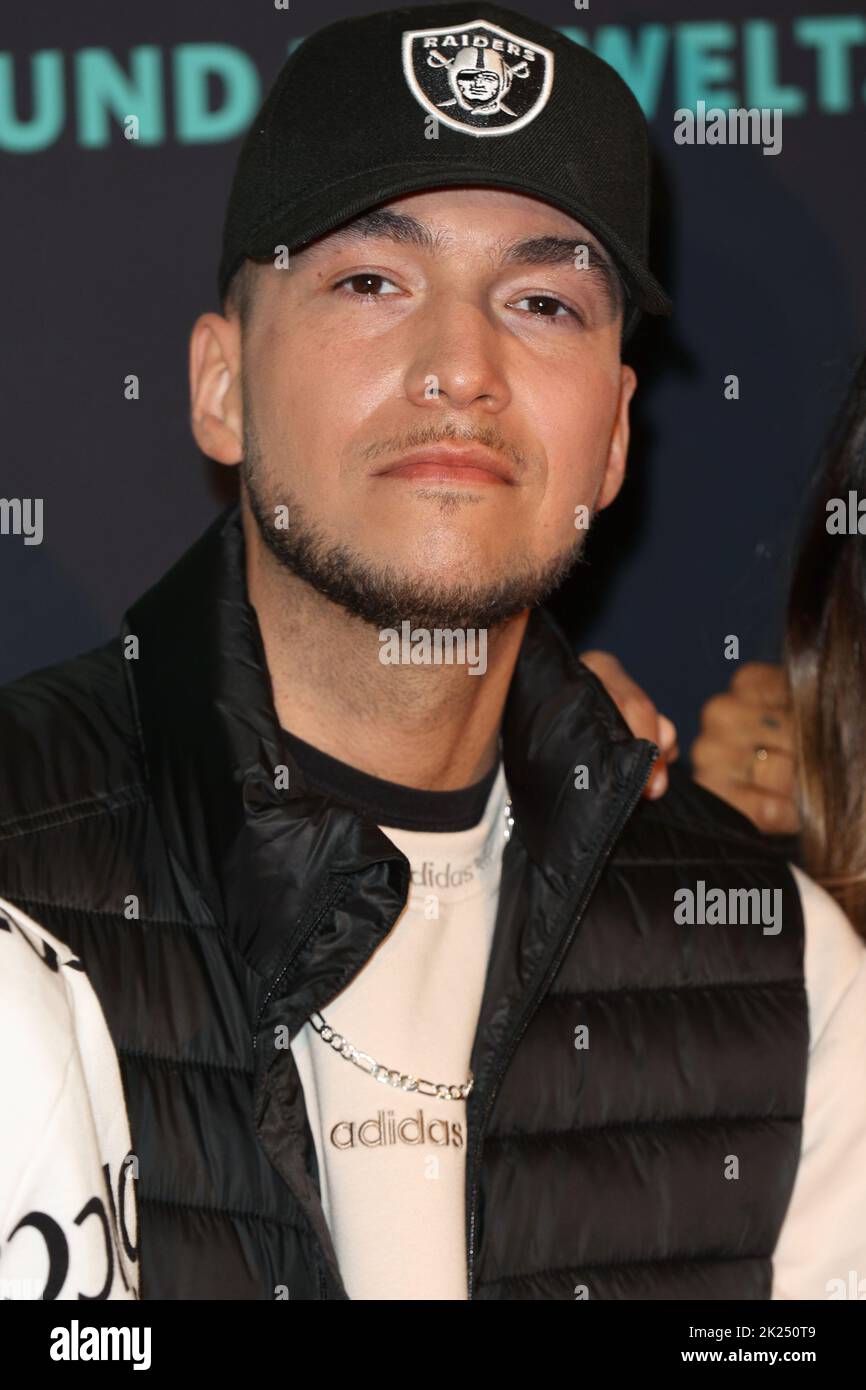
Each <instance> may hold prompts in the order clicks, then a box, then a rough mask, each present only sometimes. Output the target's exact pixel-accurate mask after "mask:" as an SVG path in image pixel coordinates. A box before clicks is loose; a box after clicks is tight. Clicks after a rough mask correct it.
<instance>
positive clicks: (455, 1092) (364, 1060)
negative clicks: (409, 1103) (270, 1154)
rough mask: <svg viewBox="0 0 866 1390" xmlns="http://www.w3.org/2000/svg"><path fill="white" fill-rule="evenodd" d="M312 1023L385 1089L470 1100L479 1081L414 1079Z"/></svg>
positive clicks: (317, 1018)
mask: <svg viewBox="0 0 866 1390" xmlns="http://www.w3.org/2000/svg"><path fill="white" fill-rule="evenodd" d="M504 815H505V829H504V831H503V836H504V839H505V843H506V844H507V843H508V841H509V840H510V839H511V831H512V830H513V828H514V817H513V815H512V814H511V797H510V796H509V795H508V786H507V784H506V787H505V808H504ZM309 1021H310V1023H312V1025H313V1027H314V1028H315V1030H316V1032H317V1033H318V1035H319V1037H320V1038H321V1039H322V1042H324V1043H329V1044H330V1046H331V1047H332V1048H333V1049H334V1051H335V1052H339V1054H340V1056H341V1057H345V1059H346V1061H347V1062H354V1064H355V1066H356V1067H360V1068H361V1070H362V1071H364V1072H366V1073H367V1075H368V1076H372V1077H373V1079H374V1080H375V1081H381V1082H382V1083H383V1085H386V1086H395V1087H396V1088H397V1089H398V1090H400V1091H418V1092H419V1093H420V1094H421V1095H422V1096H435V1097H436V1099H437V1100H466V1098H467V1096H468V1095H469V1093H470V1091H471V1090H472V1087H473V1086H474V1085H475V1077H474V1076H473V1075H472V1072H471V1071H470V1073H469V1079H468V1080H467V1081H464V1082H463V1083H462V1085H459V1086H447V1085H445V1084H444V1083H442V1082H436V1081H425V1080H424V1078H423V1077H420V1076H412V1075H410V1073H409V1072H405V1071H395V1070H393V1069H391V1068H390V1067H384V1066H382V1065H381V1064H380V1063H379V1062H377V1061H376V1059H375V1057H371V1056H370V1054H369V1052H360V1051H359V1050H358V1048H357V1047H356V1046H355V1044H354V1043H351V1042H349V1040H348V1038H344V1037H343V1034H342V1033H337V1032H336V1031H335V1030H334V1029H333V1028H331V1027H330V1025H329V1024H327V1023H326V1022H325V1020H324V1019H323V1018H322V1015H321V1014H317V1013H312V1014H310V1019H309Z"/></svg>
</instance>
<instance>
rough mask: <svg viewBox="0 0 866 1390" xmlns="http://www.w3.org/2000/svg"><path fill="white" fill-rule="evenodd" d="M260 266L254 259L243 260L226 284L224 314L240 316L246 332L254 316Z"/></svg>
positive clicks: (243, 330)
mask: <svg viewBox="0 0 866 1390" xmlns="http://www.w3.org/2000/svg"><path fill="white" fill-rule="evenodd" d="M258 268H259V266H258V262H257V261H252V260H250V259H249V258H248V259H246V260H244V261H242V262H241V264H240V266H239V267H238V269H237V270H236V271H235V273H234V275H233V276H232V278H231V280H230V281H229V283H228V285H227V286H226V292H225V297H224V299H223V314H224V315H225V317H226V318H232V317H237V318H239V319H240V324H241V332H242V333H245V332H246V329H247V326H248V324H249V321H250V318H251V316H252V311H253V304H254V303H255V297H256V282H257V280H258V276H257V274H256V272H257V270H258Z"/></svg>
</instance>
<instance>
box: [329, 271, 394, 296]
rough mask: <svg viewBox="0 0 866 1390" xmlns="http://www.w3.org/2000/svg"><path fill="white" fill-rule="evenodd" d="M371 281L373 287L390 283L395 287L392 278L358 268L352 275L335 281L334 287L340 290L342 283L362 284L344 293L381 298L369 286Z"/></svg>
mask: <svg viewBox="0 0 866 1390" xmlns="http://www.w3.org/2000/svg"><path fill="white" fill-rule="evenodd" d="M371 282H372V283H373V286H374V287H375V285H392V286H393V287H394V289H397V286H396V285H394V281H393V280H389V279H387V278H386V276H384V275H374V273H373V271H372V270H360V271H356V272H355V274H354V275H347V276H346V278H345V279H344V280H338V281H337V283H336V285H335V286H334V289H335V290H340V289H342V288H343V286H344V285H355V284H358V285H362V286H363V288H358V289H351V290H346V291H345V293H347V294H351V295H354V296H355V297H356V298H363V299H382V298H383V296H382V295H381V294H379V293H377V291H376V289H375V288H371ZM397 293H398V294H399V293H400V291H399V289H397Z"/></svg>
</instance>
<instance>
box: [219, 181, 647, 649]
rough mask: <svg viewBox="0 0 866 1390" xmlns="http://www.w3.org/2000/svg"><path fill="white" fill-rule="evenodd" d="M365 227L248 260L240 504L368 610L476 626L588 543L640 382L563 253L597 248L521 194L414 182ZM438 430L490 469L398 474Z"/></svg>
mask: <svg viewBox="0 0 866 1390" xmlns="http://www.w3.org/2000/svg"><path fill="white" fill-rule="evenodd" d="M379 211H381V210H379ZM394 214H396V215H397V216H396V217H394ZM401 217H402V218H411V219H414V221H413V222H405V221H401V220H400V218H401ZM365 225H366V228H367V234H366V235H360V234H358V229H357V228H356V229H355V230H354V232H351V233H349V234H346V233H344V232H340V231H338V232H337V233H332V234H330V235H328V236H326V237H323V238H321V239H320V240H318V241H317V242H315V243H313V244H311V245H310V246H309V247H307V248H306V249H305V250H304V251H303V252H298V253H295V254H293V255H292V256H291V257H290V268H289V269H288V270H279V269H277V268H275V267H274V266H272V265H267V266H263V267H260V268H259V269H258V270H257V272H256V273H257V274H258V276H259V277H260V279H259V281H258V283H257V286H256V292H255V302H254V306H253V311H252V317H251V321H250V323H249V325H248V328H247V331H246V333H245V335H244V341H243V356H242V377H243V380H242V387H243V435H244V454H245V459H244V480H245V485H246V493H247V500H248V501H249V503H250V506H251V510H252V512H253V514H254V515H255V517H256V520H257V521H258V523H259V529H260V531H261V535H262V537H263V539H264V541H265V544H266V545H267V546H268V548H269V550H270V551H271V553H272V554H273V555H274V556H275V557H276V558H277V559H278V560H279V561H280V562H281V563H282V564H284V565H285V566H286V567H287V568H289V569H291V570H293V571H294V572H295V573H297V574H301V575H302V577H303V578H305V579H307V580H308V581H309V582H311V583H312V584H313V585H314V587H316V588H317V589H319V590H320V591H321V592H323V593H326V594H327V596H328V597H330V598H332V599H334V600H335V601H337V602H339V603H341V604H343V605H344V606H345V607H347V608H348V609H349V610H350V611H353V612H355V613H357V614H358V616H360V617H362V618H365V619H366V620H367V621H370V622H373V623H377V624H379V625H380V626H396V625H397V624H398V622H399V621H401V620H405V619H408V620H409V621H411V622H412V623H413V625H415V626H427V627H429V626H436V625H441V626H446V625H447V626H456V625H458V623H459V622H461V621H462V622H463V623H464V625H469V626H478V627H482V626H488V625H492V624H493V623H495V622H497V621H501V620H502V619H504V618H507V617H511V616H514V615H515V614H517V613H518V612H521V611H523V610H525V609H526V608H527V607H532V606H534V605H535V604H536V603H540V602H543V601H544V599H545V598H547V597H548V596H549V594H550V593H551V592H552V591H553V589H554V588H556V587H557V586H558V584H559V583H560V582H561V581H562V579H563V578H564V576H565V574H566V573H567V572H568V570H569V569H570V568H571V566H572V565H573V563H574V561H575V560H576V559H577V557H578V554H579V552H580V549H581V545H582V542H583V539H584V538H585V535H586V531H585V529H578V528H577V527H576V525H575V522H576V518H577V519H580V518H581V516H582V515H583V519H584V520H585V514H582V513H581V512H580V510H579V509H581V508H588V509H589V512H590V513H592V511H593V510H594V509H595V508H596V507H601V506H604V505H607V503H608V502H609V501H611V500H612V498H613V497H614V496H615V495H616V492H617V491H618V489H619V486H620V483H621V480H622V471H623V467H624V463H625V453H626V449H627V443H628V401H629V399H630V397H631V394H632V391H633V389H634V385H635V380H636V379H635V376H634V373H633V372H632V371H631V369H630V368H629V367H624V366H622V365H621V363H620V356H619V337H620V323H621V315H620V311H619V310H618V308H616V307H615V305H613V306H612V304H611V302H610V299H609V298H608V296H607V295H606V293H605V285H606V280H605V277H604V276H603V275H602V274H601V273H599V272H597V271H596V270H594V269H585V268H583V269H581V268H576V266H575V258H577V261H578V262H581V256H582V255H584V254H585V253H582V252H581V247H586V246H587V245H589V246H590V247H591V248H592V247H597V243H595V242H594V241H593V239H592V238H591V237H590V236H589V234H588V233H586V232H585V231H584V230H583V228H582V227H581V226H580V224H579V223H577V222H575V221H574V220H573V219H572V218H571V217H569V216H568V215H567V214H565V213H562V212H559V211H558V210H556V209H554V208H552V207H550V206H549V205H547V204H545V203H543V202H541V201H539V200H536V199H534V198H531V197H528V196H524V195H522V194H517V193H510V192H506V191H500V190H498V189H478V188H460V189H444V190H435V191H431V192H423V193H415V194H411V195H408V196H406V197H402V198H399V199H396V200H395V201H393V202H392V203H389V204H388V205H387V208H386V210H385V217H384V219H383V218H382V217H379V218H378V219H377V218H376V217H375V215H374V216H373V220H372V222H371V221H370V219H369V215H368V218H367V219H365ZM389 231H390V235H389V234H388V233H389ZM541 238H545V239H551V240H549V241H548V240H545V241H540V240H538V239H541ZM553 239H556V244H554V240H553ZM560 239H562V240H560ZM527 241H531V242H532V243H533V245H532V246H530V247H529V248H524V249H523V251H522V259H521V258H516V257H515V256H514V253H513V251H512V259H511V260H509V259H508V251H509V248H512V247H513V246H515V245H517V244H518V243H523V242H527ZM602 254H603V253H602ZM590 255H592V252H590ZM448 444H454V445H455V446H456V447H457V448H458V450H463V451H465V450H466V449H467V448H468V447H470V446H475V447H476V448H480V449H481V450H482V451H485V450H486V451H487V455H486V459H487V461H488V462H492V464H493V465H495V466H497V467H498V468H499V469H500V470H501V472H502V473H504V474H505V478H504V479H503V477H502V476H495V475H494V474H493V473H487V472H479V471H477V470H473V469H471V468H470V469H465V470H463V471H461V470H459V469H457V468H454V467H451V468H449V467H448V466H447V465H448V462H449V461H448V458H447V455H445V456H443V457H440V458H439V459H433V460H429V461H428V465H427V466H424V465H423V463H421V462H419V463H418V464H417V465H416V467H415V469H414V470H409V469H404V470H402V471H394V465H396V464H398V463H399V461H400V459H401V456H403V455H405V454H406V453H407V452H408V451H410V450H411V451H414V452H415V453H416V455H417V454H418V453H419V451H420V450H423V449H424V448H428V447H430V446H439V447H440V450H441V449H442V448H443V446H444V447H447V445H448ZM203 447H206V445H203ZM209 452H210V451H209ZM225 461H227V462H230V461H233V460H231V459H226V460H225ZM484 461H485V459H484V457H483V456H482V458H481V462H484ZM451 462H452V464H453V462H454V460H453V459H452V461H451ZM281 505H282V506H285V505H287V506H288V509H289V510H288V516H289V524H288V530H278V529H275V527H274V525H273V520H274V515H275V508H277V507H279V506H281Z"/></svg>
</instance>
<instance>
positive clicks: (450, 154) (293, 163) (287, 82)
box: [219, 0, 672, 328]
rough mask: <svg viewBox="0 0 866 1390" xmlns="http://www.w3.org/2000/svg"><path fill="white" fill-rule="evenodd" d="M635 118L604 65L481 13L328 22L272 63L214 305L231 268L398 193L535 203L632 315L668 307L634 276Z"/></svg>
mask: <svg viewBox="0 0 866 1390" xmlns="http://www.w3.org/2000/svg"><path fill="white" fill-rule="evenodd" d="M649 182H650V160H649V139H648V132H647V125H646V120H645V118H644V115H643V112H642V111H641V108H640V106H639V104H638V102H637V100H636V99H635V97H634V96H633V94H632V92H631V90H630V89H629V87H628V86H627V85H626V83H625V82H624V81H623V80H622V78H621V77H620V76H619V75H618V73H616V72H615V71H614V69H613V68H612V67H610V66H609V65H608V64H607V63H605V62H603V61H602V60H601V59H600V58H597V57H596V56H595V55H594V54H593V53H591V52H590V51H589V50H588V49H586V48H583V47H582V46H581V45H580V44H577V43H575V42H574V41H573V40H571V39H568V38H566V37H565V36H564V35H563V34H560V33H558V32H557V31H556V30H555V29H552V28H550V27H549V26H548V25H546V24H542V23H540V22H539V21H538V20H535V19H532V18H530V17H528V16H526V15H523V14H520V13H518V12H517V11H516V10H511V9H505V8H503V7H501V6H499V5H492V4H486V3H472V2H471V0H470V3H465V4H464V3H459V4H455V3H450V4H442V5H418V6H409V7H406V8H401V9H392V10H385V11H381V12H379V13H376V14H370V15H364V16H360V17H355V18H352V19H343V20H338V21H337V22H336V23H333V24H329V25H327V26H326V27H325V28H323V29H320V30H318V31H317V32H316V33H314V34H311V35H310V36H309V37H308V38H306V39H304V41H303V42H302V43H301V44H300V46H299V47H298V48H297V49H295V51H294V53H292V55H291V56H290V57H289V59H288V60H287V61H286V63H285V64H284V66H283V68H282V69H281V71H280V73H279V75H278V76H277V79H276V81H275V82H274V85H273V87H272V88H271V90H270V92H269V93H268V95H267V97H266V99H265V101H264V103H263V105H262V107H261V110H260V111H259V113H258V115H257V116H256V118H255V120H254V121H253V123H252V126H251V128H250V130H249V132H248V134H247V136H246V139H245V140H244V143H243V146H242V148H241V151H240V155H239V158H238V165H237V169H236V172H235V177H234V182H233V184H232V189H231V193H230V196H229V202H228V208H227V212H226V220H225V227H224V232H223V249H222V258H221V261H220V267H219V294H220V299H221V301H222V302H224V300H225V294H226V290H227V288H228V285H229V282H230V280H231V278H232V276H233V275H234V273H235V272H236V271H237V270H238V268H239V267H240V265H241V264H242V262H243V261H244V260H245V259H246V258H247V257H250V258H251V259H254V260H255V259H259V260H264V259H265V258H267V257H273V256H274V255H275V251H276V248H277V247H280V246H285V247H286V248H287V249H288V251H289V252H290V253H291V252H292V251H294V250H299V249H300V248H301V247H302V246H304V245H306V244H307V243H308V242H310V241H313V240H315V239H316V238H317V237H320V236H323V235H324V234H325V233H326V232H329V231H333V230H334V229H335V228H336V227H338V226H340V225H341V224H342V223H343V222H346V221H349V220H350V219H352V218H353V217H357V216H359V215H360V214H361V213H362V212H367V211H368V210H370V209H371V208H373V207H376V206H377V205H379V204H382V203H386V202H389V201H390V200H391V199H394V198H398V197H400V196H401V195H402V194H405V193H412V192H417V191H419V190H422V189H432V188H448V187H455V186H457V185H464V184H466V185H482V186H485V187H495V188H506V189H512V190H514V191H515V192H519V193H528V194H531V195H533V196H535V197H539V198H541V199H543V200H545V201H546V202H548V203H551V204H552V205H553V206H555V207H557V208H561V209H562V210H563V211H564V212H566V213H568V214H570V215H571V216H572V217H574V218H575V219H576V220H577V221H579V222H581V223H582V224H583V226H585V227H586V228H587V230H588V231H590V232H591V233H592V234H593V235H594V236H595V237H597V239H598V241H599V242H600V243H601V244H602V246H604V247H605V249H606V250H607V252H608V253H609V254H610V256H611V257H612V259H613V260H614V262H615V264H616V266H617V268H618V270H619V272H620V274H621V276H622V278H623V281H624V283H625V287H626V291H627V293H628V295H629V297H630V299H631V301H632V306H631V314H632V318H631V321H630V323H629V325H628V327H629V328H630V327H633V323H634V318H635V316H636V315H637V313H639V311H640V310H644V311H645V312H647V313H651V314H669V313H670V312H671V307H672V306H671V302H670V300H669V298H668V296H667V295H666V293H665V291H664V290H663V289H662V287H661V285H660V284H659V283H658V281H657V280H656V279H655V277H654V276H653V275H652V273H651V271H650V269H649V265H648V262H647V250H648V236H649V204H650V193H649Z"/></svg>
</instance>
